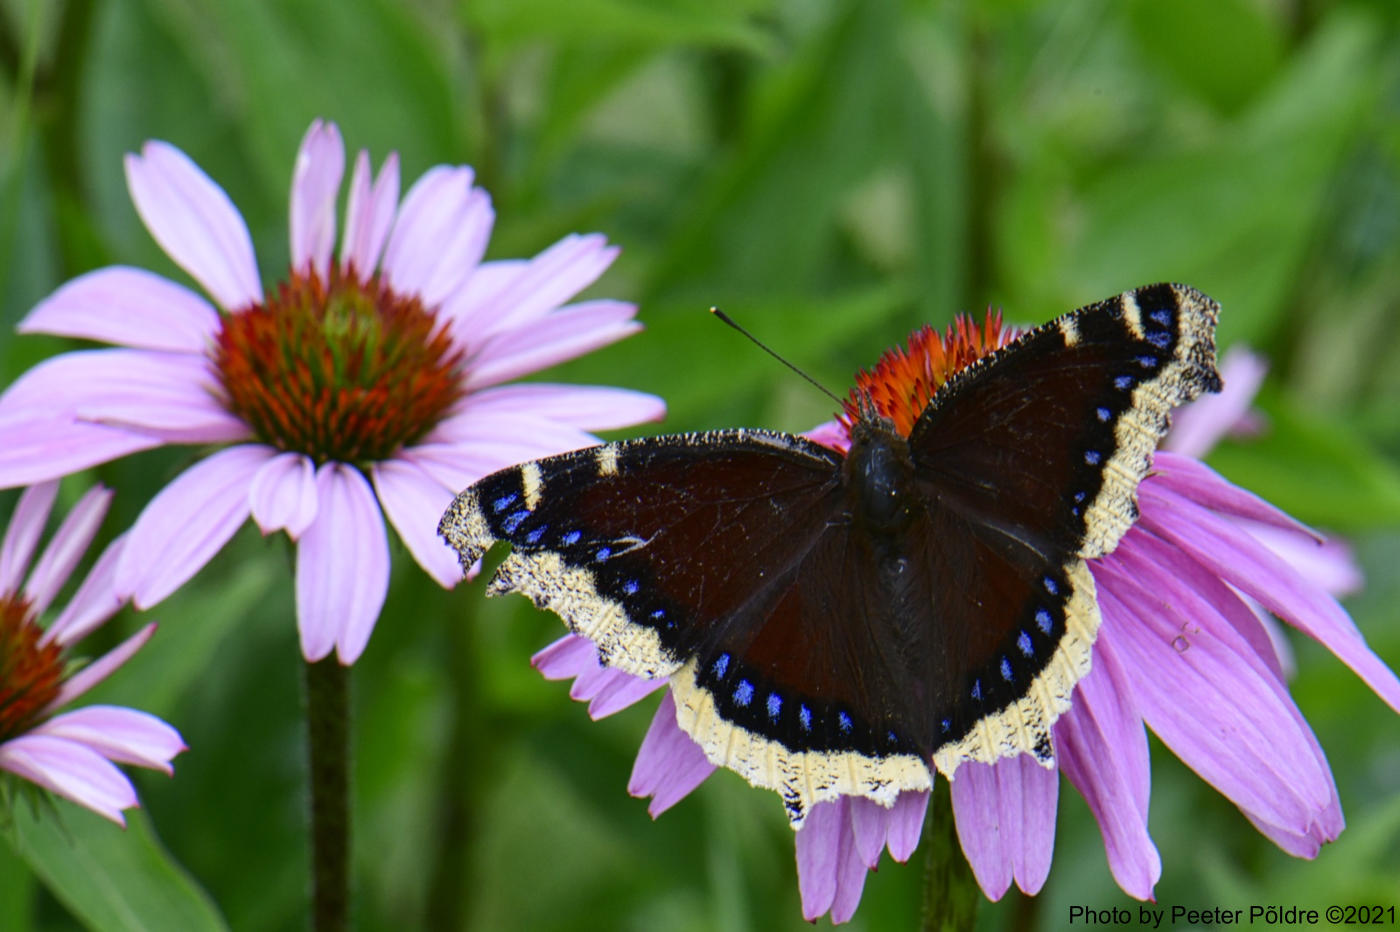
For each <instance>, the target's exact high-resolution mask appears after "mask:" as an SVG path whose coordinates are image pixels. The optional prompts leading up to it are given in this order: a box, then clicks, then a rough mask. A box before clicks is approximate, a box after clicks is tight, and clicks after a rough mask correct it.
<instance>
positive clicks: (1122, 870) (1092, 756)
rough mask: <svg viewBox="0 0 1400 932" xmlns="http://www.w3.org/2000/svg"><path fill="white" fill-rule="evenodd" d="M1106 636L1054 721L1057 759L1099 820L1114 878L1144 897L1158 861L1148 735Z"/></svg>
mask: <svg viewBox="0 0 1400 932" xmlns="http://www.w3.org/2000/svg"><path fill="white" fill-rule="evenodd" d="M1112 641H1113V638H1112V636H1111V635H1110V634H1108V633H1105V634H1101V635H1100V637H1099V639H1098V641H1097V642H1096V643H1095V644H1094V664H1093V667H1092V668H1091V669H1090V670H1089V675H1088V676H1086V677H1085V678H1084V679H1082V680H1080V681H1079V683H1078V684H1077V685H1076V686H1075V688H1074V704H1073V705H1072V706H1071V707H1070V710H1069V711H1068V712H1066V713H1065V714H1064V715H1062V716H1061V717H1060V719H1059V720H1058V721H1057V722H1056V723H1055V731H1054V737H1055V756H1056V758H1057V759H1058V760H1059V762H1060V770H1061V771H1062V772H1063V773H1064V775H1065V776H1066V777H1067V778H1068V779H1069V781H1070V783H1072V784H1074V787H1075V789H1077V790H1078V791H1079V794H1080V795H1081V796H1083V797H1084V801H1085V802H1086V803H1088V804H1089V811H1090V812H1092V813H1093V814H1094V819H1095V820H1096V821H1097V822H1098V823H1099V831H1100V833H1102V835H1103V843H1104V850H1105V851H1106V852H1107V854H1108V867H1109V870H1110V871H1112V872H1113V879H1114V880H1116V881H1118V886H1120V887H1122V888H1123V892H1125V893H1127V894H1128V895H1129V896H1133V897H1137V898H1138V899H1140V900H1150V899H1152V890H1153V887H1155V886H1156V884H1157V881H1158V879H1160V878H1161V876H1162V859H1161V857H1160V856H1159V855H1158V853H1157V846H1156V845H1155V844H1153V842H1152V837H1151V836H1150V835H1149V834H1148V832H1147V800H1148V793H1149V788H1150V780H1151V764H1150V762H1149V760H1148V756H1147V732H1146V730H1145V729H1144V728H1143V727H1142V718H1141V716H1139V715H1138V714H1137V710H1136V709H1135V708H1134V706H1133V702H1132V688H1131V686H1130V685H1129V682H1128V677H1127V674H1126V673H1124V672H1123V668H1122V666H1121V665H1120V664H1119V662H1118V658H1117V655H1116V654H1115V653H1114V651H1113V649H1112Z"/></svg>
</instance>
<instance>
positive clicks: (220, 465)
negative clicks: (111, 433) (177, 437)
mask: <svg viewBox="0 0 1400 932" xmlns="http://www.w3.org/2000/svg"><path fill="white" fill-rule="evenodd" d="M276 452H277V451H275V450H274V449H272V448H271V447H265V446H261V445H259V444H247V445H244V446H237V447H229V448H228V449H226V450H220V451H219V452H217V453H214V454H212V455H211V456H209V457H208V458H206V459H203V460H201V461H200V462H198V463H195V464H194V465H193V466H191V467H190V468H189V469H187V470H185V471H184V472H183V473H181V474H180V475H179V476H177V477H176V478H175V480H174V481H173V482H171V483H170V484H169V485H167V486H166V487H165V488H164V489H162V490H161V491H160V492H159V493H158V494H157V495H156V497H155V498H153V499H151V502H150V504H148V505H147V506H146V507H145V509H144V510H142V512H141V514H140V516H139V517H138V518H137V519H136V523H135V524H134V525H133V526H132V528H131V532H130V534H129V536H128V538H127V542H126V546H125V547H124V548H123V549H122V556H121V560H120V561H119V562H118V564H117V594H118V595H120V596H122V597H124V598H130V599H131V600H132V601H133V602H134V603H135V604H136V607H137V608H139V609H142V610H143V611H144V610H145V609H148V608H150V607H151V606H153V605H156V604H158V603H159V602H162V601H163V600H164V599H165V597H166V596H168V595H170V594H171V593H172V592H174V591H175V590H176V589H178V588H180V587H181V586H183V585H184V584H185V583H186V582H187V581H188V580H189V578H190V577H191V576H193V575H194V574H195V573H197V572H199V571H200V570H201V569H202V568H203V567H204V564H206V563H208V562H209V561H210V560H211V559H212V558H213V556H214V554H216V553H218V552H219V550H220V549H222V548H223V546H224V544H226V543H228V540H229V538H230V537H232V536H233V534H234V532H235V531H237V530H238V528H239V525H241V524H242V523H243V522H244V521H245V520H247V518H248V512H249V505H248V490H249V487H250V486H251V485H252V482H253V476H254V475H256V473H257V471H258V468H259V467H261V466H262V465H263V464H264V463H266V462H267V461H268V460H270V459H272V457H273V456H275V455H276Z"/></svg>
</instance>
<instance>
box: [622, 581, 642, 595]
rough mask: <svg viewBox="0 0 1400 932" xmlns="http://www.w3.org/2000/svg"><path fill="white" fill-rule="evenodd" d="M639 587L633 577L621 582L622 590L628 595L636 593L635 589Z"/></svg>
mask: <svg viewBox="0 0 1400 932" xmlns="http://www.w3.org/2000/svg"><path fill="white" fill-rule="evenodd" d="M640 588H641V586H639V585H637V581H636V580H635V579H629V580H627V582H625V583H623V584H622V591H623V592H625V593H627V594H628V595H636V594H637V590H638V589H640Z"/></svg>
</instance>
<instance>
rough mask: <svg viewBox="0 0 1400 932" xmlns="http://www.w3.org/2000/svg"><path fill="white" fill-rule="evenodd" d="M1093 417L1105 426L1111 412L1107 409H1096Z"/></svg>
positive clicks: (1111, 415)
mask: <svg viewBox="0 0 1400 932" xmlns="http://www.w3.org/2000/svg"><path fill="white" fill-rule="evenodd" d="M1094 416H1095V417H1097V418H1098V419H1099V421H1100V422H1102V423H1104V424H1107V423H1108V419H1109V418H1111V417H1113V412H1112V411H1110V410H1108V409H1107V408H1098V409H1096V410H1095V411H1094Z"/></svg>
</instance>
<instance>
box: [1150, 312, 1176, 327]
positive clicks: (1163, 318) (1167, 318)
mask: <svg viewBox="0 0 1400 932" xmlns="http://www.w3.org/2000/svg"><path fill="white" fill-rule="evenodd" d="M1147 316H1148V317H1150V318H1151V319H1152V320H1153V321H1154V322H1155V323H1157V324H1160V325H1161V326H1163V327H1170V326H1171V324H1172V312H1171V311H1169V310H1167V309H1166V308H1158V309H1157V310H1155V311H1153V312H1152V313H1151V314H1148V315H1147Z"/></svg>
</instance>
